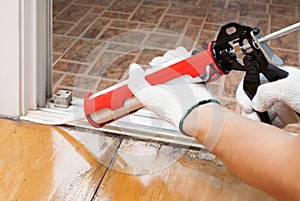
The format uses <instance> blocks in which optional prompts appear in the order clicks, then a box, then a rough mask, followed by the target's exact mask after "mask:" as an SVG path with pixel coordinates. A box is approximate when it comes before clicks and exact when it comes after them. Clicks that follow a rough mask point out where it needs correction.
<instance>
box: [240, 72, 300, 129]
mask: <svg viewBox="0 0 300 201" xmlns="http://www.w3.org/2000/svg"><path fill="white" fill-rule="evenodd" d="M282 69H283V70H285V71H287V72H288V73H289V75H288V77H287V78H284V79H281V80H277V81H275V82H270V83H269V82H268V81H267V79H266V78H265V77H264V76H261V78H260V80H261V83H262V85H260V86H259V87H258V89H257V92H256V95H255V96H254V98H253V100H252V101H251V100H250V99H249V98H248V96H247V95H246V94H245V92H244V90H243V80H242V81H241V83H240V84H239V86H238V89H237V93H236V99H237V102H238V104H239V105H240V107H241V109H242V115H244V116H247V117H248V118H250V119H253V120H257V121H260V119H259V117H258V115H257V114H256V113H255V112H254V110H256V111H259V112H265V111H268V113H269V116H270V119H271V122H272V124H273V125H275V126H277V127H280V128H283V127H285V126H286V125H287V124H291V123H296V122H299V121H300V118H299V116H298V115H297V113H300V85H299V83H298V81H299V80H300V70H298V69H296V68H293V67H283V68H282ZM253 109H254V110H253ZM296 112H297V113H296Z"/></svg>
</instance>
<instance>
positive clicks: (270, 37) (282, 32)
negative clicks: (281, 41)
mask: <svg viewBox="0 0 300 201" xmlns="http://www.w3.org/2000/svg"><path fill="white" fill-rule="evenodd" d="M299 29H300V22H297V23H296V24H293V25H291V26H288V27H285V28H283V29H280V30H278V31H275V32H274V33H271V34H269V35H266V36H264V37H262V38H260V39H259V40H258V41H259V42H260V43H262V42H267V41H270V40H274V39H276V38H279V37H281V36H284V35H286V34H289V33H291V32H294V31H297V30H299Z"/></svg>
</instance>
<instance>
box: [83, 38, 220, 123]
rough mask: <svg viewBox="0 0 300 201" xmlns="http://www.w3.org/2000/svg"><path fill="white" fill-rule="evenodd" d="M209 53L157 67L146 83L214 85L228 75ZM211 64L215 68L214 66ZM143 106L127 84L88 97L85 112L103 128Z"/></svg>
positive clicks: (90, 121) (209, 50)
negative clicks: (181, 79)
mask: <svg viewBox="0 0 300 201" xmlns="http://www.w3.org/2000/svg"><path fill="white" fill-rule="evenodd" d="M211 44H212V42H210V44H209V49H207V50H204V51H202V52H199V53H197V54H195V55H193V56H191V57H189V58H186V59H184V60H181V61H179V62H177V63H175V64H172V65H170V66H167V67H161V68H160V67H157V68H153V69H151V70H150V71H147V72H146V74H147V75H146V77H145V79H146V80H147V81H148V82H149V83H150V84H151V85H157V84H163V83H166V82H170V81H172V80H174V79H176V78H178V77H181V76H184V77H186V78H189V79H190V80H191V81H192V80H193V81H194V82H197V81H198V82H199V81H206V82H211V81H214V80H216V79H218V78H219V77H220V76H221V75H223V74H226V72H223V71H222V70H220V69H219V68H218V65H216V63H215V60H214V58H213V55H212V51H211V46H212V45H211ZM211 64H212V65H211ZM142 106H143V105H142V104H141V103H140V102H139V101H138V100H137V99H136V98H135V97H134V95H133V94H132V92H131V91H130V89H129V88H128V86H127V80H125V81H123V82H121V83H118V84H116V85H114V86H111V87H109V88H107V89H105V90H103V91H100V92H97V93H95V94H92V93H89V94H88V95H87V96H86V97H85V100H84V112H85V116H86V118H87V120H88V121H89V123H90V124H91V125H92V126H94V127H102V126H104V125H105V124H107V123H110V122H112V121H114V120H116V119H119V118H121V117H123V116H125V115H128V114H131V113H133V112H135V111H137V110H138V109H140V108H141V107H142Z"/></svg>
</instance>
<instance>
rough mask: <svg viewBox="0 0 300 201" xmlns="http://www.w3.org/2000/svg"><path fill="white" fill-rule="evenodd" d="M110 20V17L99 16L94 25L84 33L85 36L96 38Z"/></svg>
mask: <svg viewBox="0 0 300 201" xmlns="http://www.w3.org/2000/svg"><path fill="white" fill-rule="evenodd" d="M109 22H110V20H109V19H106V18H99V19H98V20H97V21H96V22H95V23H94V24H93V25H92V27H91V28H89V29H88V30H87V31H86V32H85V34H84V35H83V37H84V38H91V39H95V38H96V37H97V36H98V35H99V34H100V32H101V31H102V30H103V28H104V27H105V26H106V25H108V23H109Z"/></svg>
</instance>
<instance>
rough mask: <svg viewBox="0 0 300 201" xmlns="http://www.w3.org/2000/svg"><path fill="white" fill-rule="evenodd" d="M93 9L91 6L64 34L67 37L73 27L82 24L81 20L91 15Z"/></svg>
mask: <svg viewBox="0 0 300 201" xmlns="http://www.w3.org/2000/svg"><path fill="white" fill-rule="evenodd" d="M94 8H95V6H92V7H91V8H90V9H89V11H88V12H86V13H85V14H84V15H83V16H82V17H81V18H80V19H79V20H78V21H77V22H76V23H75V24H74V25H73V26H72V27H71V28H70V29H69V30H68V31H67V32H66V35H67V36H69V34H70V32H71V31H72V30H73V29H74V28H75V27H77V26H78V25H79V24H80V23H82V22H83V20H84V19H85V18H86V17H87V16H89V15H91V14H92V13H91V11H92V10H93V9H94Z"/></svg>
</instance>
